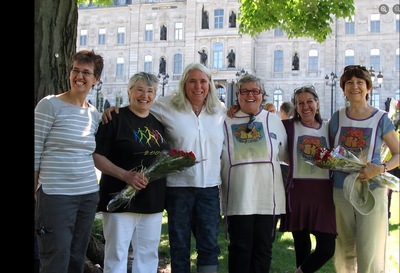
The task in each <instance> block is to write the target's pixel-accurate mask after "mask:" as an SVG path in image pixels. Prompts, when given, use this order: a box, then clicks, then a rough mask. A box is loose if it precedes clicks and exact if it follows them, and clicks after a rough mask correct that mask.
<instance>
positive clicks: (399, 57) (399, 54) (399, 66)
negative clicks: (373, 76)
mask: <svg viewBox="0 0 400 273" xmlns="http://www.w3.org/2000/svg"><path fill="white" fill-rule="evenodd" d="M395 69H396V70H397V71H399V70H400V48H396V64H395Z"/></svg>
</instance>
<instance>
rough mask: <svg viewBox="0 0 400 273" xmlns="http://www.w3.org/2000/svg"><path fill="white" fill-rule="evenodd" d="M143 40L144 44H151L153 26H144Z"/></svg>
mask: <svg viewBox="0 0 400 273" xmlns="http://www.w3.org/2000/svg"><path fill="white" fill-rule="evenodd" d="M144 40H145V41H146V42H152V41H153V24H146V30H145V34H144Z"/></svg>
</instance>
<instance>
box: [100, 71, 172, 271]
mask: <svg viewBox="0 0 400 273" xmlns="http://www.w3.org/2000/svg"><path fill="white" fill-rule="evenodd" d="M158 84H159V80H158V78H157V76H155V75H153V74H151V73H146V72H138V73H136V74H134V75H133V76H132V77H131V78H130V79H129V83H128V97H129V105H128V106H125V107H123V108H121V109H120V110H119V114H118V115H117V114H115V113H113V119H112V121H111V122H109V123H107V124H100V126H99V129H98V132H97V134H96V150H95V153H94V154H93V158H94V162H95V164H96V168H97V169H99V170H100V171H101V172H102V174H101V179H100V202H99V205H98V211H101V212H102V214H103V232H104V239H105V241H106V242H105V250H104V272H107V273H111V272H120V273H126V271H127V264H128V254H129V244H131V246H132V249H133V262H132V272H135V273H146V272H157V268H158V246H159V244H160V238H161V226H162V217H163V211H164V208H165V192H166V179H165V178H163V179H159V180H155V181H152V182H151V183H150V184H148V183H149V182H148V179H147V178H146V177H144V176H143V174H142V173H141V172H140V170H141V169H142V168H143V167H144V168H146V167H149V166H150V164H151V163H153V161H154V159H155V158H156V157H157V155H159V154H160V152H161V151H163V150H169V148H170V147H169V145H168V143H167V142H166V140H165V134H164V127H163V126H162V125H161V123H160V122H159V121H158V120H157V119H156V118H155V117H154V116H153V115H152V114H151V113H150V107H151V106H152V105H153V103H154V101H155V97H156V94H157V87H158ZM127 185H131V186H132V187H134V188H135V189H136V190H137V193H136V195H135V197H134V198H132V200H131V201H130V203H129V204H127V205H126V206H121V207H120V208H118V209H116V210H115V211H113V212H109V211H108V210H107V204H108V202H109V201H110V200H111V198H112V197H113V194H114V193H116V192H119V191H121V190H122V189H124V188H125V187H126V186H127Z"/></svg>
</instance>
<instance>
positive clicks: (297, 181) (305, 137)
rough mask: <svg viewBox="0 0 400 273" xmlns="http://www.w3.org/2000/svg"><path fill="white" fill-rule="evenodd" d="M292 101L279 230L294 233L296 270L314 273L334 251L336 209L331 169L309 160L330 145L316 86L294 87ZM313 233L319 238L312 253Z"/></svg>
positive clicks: (287, 128) (299, 272) (298, 272)
mask: <svg viewBox="0 0 400 273" xmlns="http://www.w3.org/2000/svg"><path fill="white" fill-rule="evenodd" d="M292 102H293V105H294V110H293V117H292V118H290V119H285V120H282V122H283V124H284V126H285V129H286V132H287V136H288V147H289V154H290V157H289V161H288V163H289V175H288V180H287V184H286V194H287V196H286V198H287V199H286V203H287V208H286V215H282V217H281V225H280V230H281V231H290V232H291V233H292V236H293V240H294V249H295V254H296V267H297V269H296V271H295V273H311V272H316V271H317V270H319V269H320V268H321V267H322V266H323V265H324V264H325V263H326V262H328V261H329V259H331V258H332V256H333V254H334V251H335V238H336V224H335V208H334V205H333V198H332V182H331V180H330V177H329V170H326V169H321V168H318V167H316V166H313V165H311V164H308V163H307V162H306V161H307V160H311V159H313V158H314V156H315V151H316V149H317V148H319V147H325V148H329V137H328V124H327V123H326V122H324V121H323V120H322V118H321V115H320V113H319V108H320V102H319V98H318V95H317V93H316V91H315V89H314V87H313V86H303V87H300V88H297V89H295V92H294V94H293V98H292ZM311 235H313V236H315V240H316V248H315V250H314V251H313V252H311V250H312V246H311Z"/></svg>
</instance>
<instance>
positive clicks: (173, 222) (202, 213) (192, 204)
mask: <svg viewBox="0 0 400 273" xmlns="http://www.w3.org/2000/svg"><path fill="white" fill-rule="evenodd" d="M166 202H167V212H168V232H169V244H170V254H171V272H172V273H190V240H191V232H193V236H194V238H195V240H196V247H197V272H217V271H218V255H219V254H220V249H219V246H218V242H217V241H218V228H219V221H220V209H219V208H220V207H219V188H218V187H217V186H216V187H211V188H192V187H167V201H166Z"/></svg>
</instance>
